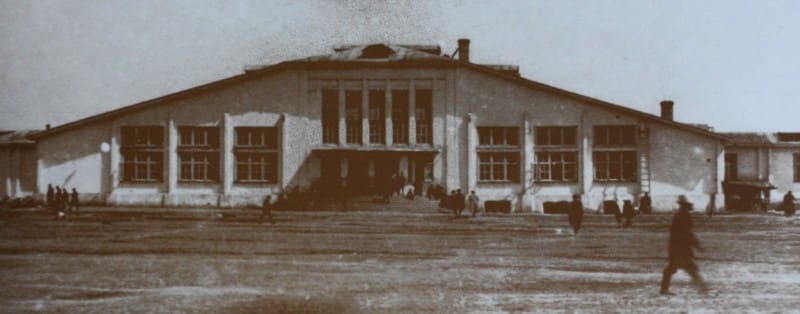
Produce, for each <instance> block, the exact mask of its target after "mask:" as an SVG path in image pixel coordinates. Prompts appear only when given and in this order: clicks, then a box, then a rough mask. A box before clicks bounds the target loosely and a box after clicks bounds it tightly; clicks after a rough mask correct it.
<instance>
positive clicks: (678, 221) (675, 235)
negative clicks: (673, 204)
mask: <svg viewBox="0 0 800 314" xmlns="http://www.w3.org/2000/svg"><path fill="white" fill-rule="evenodd" d="M678 206H679V207H678V212H677V213H676V214H675V217H674V218H673V219H672V225H671V226H670V228H669V245H668V251H669V264H667V267H666V268H664V273H663V277H661V294H663V295H673V293H672V292H670V291H669V284H670V281H671V280H672V275H674V274H675V272H677V271H678V269H683V270H684V271H686V273H688V274H689V276H691V277H692V283H694V284H695V285H697V287H698V288H699V289H700V293H703V294H704V293H706V292H707V291H708V287H707V285H706V283H705V282H704V281H703V277H701V276H700V271H699V269H698V268H697V264H695V263H694V252H693V249H694V248H697V249H699V250H701V251H702V250H703V247H702V246H700V241H698V240H697V237H696V236H695V235H694V232H693V231H692V227H693V225H692V214H690V213H689V211H691V209H692V204H691V203H689V202H688V201H687V200H686V196H683V195H681V196H679V197H678Z"/></svg>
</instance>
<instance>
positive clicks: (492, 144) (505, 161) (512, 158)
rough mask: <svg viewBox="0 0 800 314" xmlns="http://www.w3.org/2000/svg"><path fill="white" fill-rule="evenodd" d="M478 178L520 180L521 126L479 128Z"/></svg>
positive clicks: (489, 180)
mask: <svg viewBox="0 0 800 314" xmlns="http://www.w3.org/2000/svg"><path fill="white" fill-rule="evenodd" d="M478 139H479V140H478V142H479V146H478V173H479V175H478V180H479V181H480V182H519V176H520V174H519V155H520V147H519V128H518V127H479V128H478Z"/></svg>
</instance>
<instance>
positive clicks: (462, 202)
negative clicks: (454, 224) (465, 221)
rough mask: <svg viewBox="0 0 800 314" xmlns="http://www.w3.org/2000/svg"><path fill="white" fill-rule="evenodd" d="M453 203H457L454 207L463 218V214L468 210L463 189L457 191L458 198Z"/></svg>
mask: <svg viewBox="0 0 800 314" xmlns="http://www.w3.org/2000/svg"><path fill="white" fill-rule="evenodd" d="M453 202H454V203H455V204H454V205H455V207H456V210H457V211H458V216H461V212H463V211H464V209H465V208H467V202H466V200H465V199H464V194H463V193H461V189H458V190H456V196H455V197H454V199H453Z"/></svg>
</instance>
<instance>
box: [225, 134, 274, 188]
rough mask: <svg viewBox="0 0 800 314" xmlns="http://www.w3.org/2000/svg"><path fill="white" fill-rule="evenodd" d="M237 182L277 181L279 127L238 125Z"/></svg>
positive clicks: (236, 146)
mask: <svg viewBox="0 0 800 314" xmlns="http://www.w3.org/2000/svg"><path fill="white" fill-rule="evenodd" d="M235 133H236V134H235V135H236V141H235V143H236V145H234V147H233V150H234V155H235V157H236V176H235V179H234V180H235V181H236V182H259V183H275V182H277V179H278V129H277V128H275V127H237V128H236V131H235Z"/></svg>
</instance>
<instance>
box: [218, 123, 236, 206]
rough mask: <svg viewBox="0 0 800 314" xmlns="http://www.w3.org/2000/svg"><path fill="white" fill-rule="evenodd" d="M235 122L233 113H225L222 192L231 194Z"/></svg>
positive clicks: (222, 146) (223, 124)
mask: <svg viewBox="0 0 800 314" xmlns="http://www.w3.org/2000/svg"><path fill="white" fill-rule="evenodd" d="M233 133H234V130H233V124H232V123H231V115H230V114H229V113H227V112H226V113H224V114H223V116H222V143H221V144H222V145H221V148H222V158H221V159H220V160H221V161H222V167H221V168H222V194H223V195H230V193H231V187H232V186H233V179H234V178H233V175H234V165H233V164H234V162H233V158H234V156H233V141H234V139H233V137H234V135H233Z"/></svg>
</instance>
